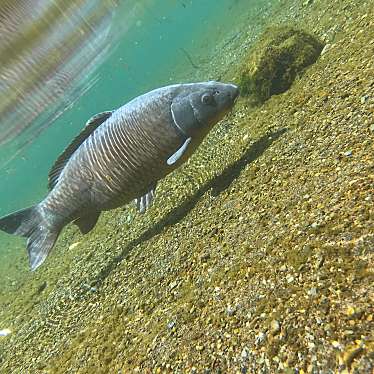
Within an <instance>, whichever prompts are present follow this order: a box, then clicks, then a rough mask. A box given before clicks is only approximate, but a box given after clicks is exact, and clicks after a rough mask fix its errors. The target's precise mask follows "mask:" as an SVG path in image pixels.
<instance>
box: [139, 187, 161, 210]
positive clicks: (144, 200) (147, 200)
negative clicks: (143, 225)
mask: <svg viewBox="0 0 374 374" xmlns="http://www.w3.org/2000/svg"><path fill="white" fill-rule="evenodd" d="M155 190H156V184H154V185H153V186H152V187H151V188H150V190H149V191H148V192H147V193H146V194H144V195H143V196H140V197H138V198H136V199H135V204H136V207H137V209H138V211H139V213H144V212H145V211H146V210H147V209H148V208H149V207H150V206H151V205H152V202H153V199H154V197H155Z"/></svg>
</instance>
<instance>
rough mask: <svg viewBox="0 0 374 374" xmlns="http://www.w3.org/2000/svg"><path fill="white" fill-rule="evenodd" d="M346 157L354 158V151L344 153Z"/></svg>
mask: <svg viewBox="0 0 374 374" xmlns="http://www.w3.org/2000/svg"><path fill="white" fill-rule="evenodd" d="M344 156H346V157H351V156H352V151H351V150H349V151H347V152H344Z"/></svg>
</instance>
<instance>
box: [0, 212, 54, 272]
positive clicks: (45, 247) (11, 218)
mask: <svg viewBox="0 0 374 374" xmlns="http://www.w3.org/2000/svg"><path fill="white" fill-rule="evenodd" d="M0 230H3V231H5V232H7V233H8V234H12V235H19V236H23V237H25V238H27V252H28V254H29V263H30V267H31V270H35V269H36V268H38V267H39V266H40V265H41V264H42V263H43V262H44V260H45V259H46V258H47V256H48V254H49V252H50V251H51V249H52V248H53V246H54V244H55V242H56V240H57V237H58V235H59V233H60V229H57V230H51V227H49V225H46V222H45V220H44V218H43V215H42V214H41V212H40V211H39V209H38V205H35V206H33V207H31V208H26V209H22V210H19V211H18V212H15V213H12V214H9V215H8V216H5V217H3V218H0Z"/></svg>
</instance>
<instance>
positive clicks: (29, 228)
mask: <svg viewBox="0 0 374 374" xmlns="http://www.w3.org/2000/svg"><path fill="white" fill-rule="evenodd" d="M238 95H239V89H238V87H237V86H236V85H234V84H230V83H221V82H215V81H209V82H196V83H181V84H174V85H169V86H165V87H161V88H157V89H154V90H152V91H150V92H148V93H145V94H143V95H141V96H138V97H136V98H134V99H132V100H131V101H129V102H128V103H126V104H124V105H123V106H121V107H120V108H118V109H116V110H112V111H105V112H102V113H99V114H96V115H94V116H93V117H92V118H91V119H89V120H88V122H87V123H86V125H85V127H84V128H83V130H82V131H81V132H80V134H79V135H78V136H77V137H75V138H74V139H73V141H72V142H71V144H70V145H69V146H68V147H67V148H66V149H65V150H64V151H63V152H62V154H61V155H60V156H59V157H58V158H57V160H56V162H55V163H54V165H53V166H52V168H51V170H50V172H49V174H48V189H49V193H48V194H47V196H46V197H45V198H44V199H43V200H42V201H41V202H40V203H38V204H36V205H34V206H32V207H29V208H26V209H22V210H19V211H17V212H14V213H12V214H9V215H7V216H5V217H2V218H0V229H1V230H2V231H4V232H6V233H8V234H12V235H18V236H21V237H25V238H27V244H26V246H27V252H28V257H29V264H30V268H31V270H32V271H33V270H35V269H37V268H38V267H39V266H40V265H41V264H42V263H43V262H44V261H45V259H46V258H47V256H48V255H49V253H50V252H51V250H52V248H53V247H54V244H55V242H56V240H57V238H58V236H59V234H60V232H61V230H62V229H63V228H64V227H65V226H66V225H67V224H69V223H71V222H73V223H74V224H76V225H77V226H78V228H79V229H80V231H81V233H82V234H87V233H88V232H90V231H91V230H92V229H93V228H94V226H95V225H96V223H97V220H98V218H99V216H100V214H101V212H103V211H108V210H111V209H115V208H118V207H121V206H124V205H126V204H128V203H130V202H132V201H135V203H136V207H137V209H138V211H139V212H140V213H144V212H145V211H146V210H147V209H148V208H149V207H150V206H151V205H152V202H153V199H154V198H155V191H156V186H157V183H158V182H159V181H160V180H161V179H163V178H164V177H165V176H166V175H168V174H169V173H171V172H172V171H174V170H175V169H177V168H178V167H179V166H180V165H182V164H183V163H184V162H186V160H188V158H189V157H190V156H191V155H192V154H193V153H194V152H195V150H196V149H197V147H198V146H199V145H200V144H201V142H202V141H203V139H204V138H205V136H206V135H207V134H208V133H209V131H210V130H211V129H212V127H213V126H214V125H215V124H217V123H218V122H219V121H220V120H221V119H222V118H223V117H224V116H225V115H226V114H227V113H228V112H229V111H230V110H231V109H232V107H233V106H234V103H235V101H236V99H237V97H238Z"/></svg>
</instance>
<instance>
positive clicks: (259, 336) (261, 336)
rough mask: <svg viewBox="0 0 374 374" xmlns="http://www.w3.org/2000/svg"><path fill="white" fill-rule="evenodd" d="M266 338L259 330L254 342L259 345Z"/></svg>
mask: <svg viewBox="0 0 374 374" xmlns="http://www.w3.org/2000/svg"><path fill="white" fill-rule="evenodd" d="M265 340H266V334H265V333H263V332H259V333H258V335H257V336H256V338H255V344H256V345H260V344H262V343H263V342H264V341H265Z"/></svg>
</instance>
